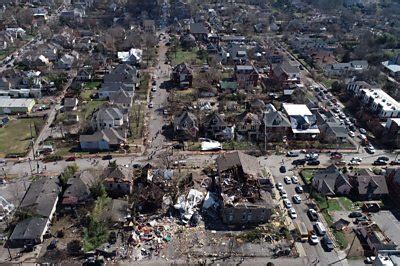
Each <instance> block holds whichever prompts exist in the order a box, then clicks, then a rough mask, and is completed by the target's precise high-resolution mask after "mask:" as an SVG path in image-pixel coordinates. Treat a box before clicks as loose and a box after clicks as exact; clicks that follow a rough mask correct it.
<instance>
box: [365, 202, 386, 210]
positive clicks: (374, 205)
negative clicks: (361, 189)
mask: <svg viewBox="0 0 400 266" xmlns="http://www.w3.org/2000/svg"><path fill="white" fill-rule="evenodd" d="M361 209H362V210H363V211H365V212H379V211H380V209H381V206H379V204H378V203H376V202H367V203H364V204H363V206H361Z"/></svg>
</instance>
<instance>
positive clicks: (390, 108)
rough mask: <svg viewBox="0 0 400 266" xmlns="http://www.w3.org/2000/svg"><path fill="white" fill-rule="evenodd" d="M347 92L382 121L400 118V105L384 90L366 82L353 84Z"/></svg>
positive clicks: (350, 84) (348, 86)
mask: <svg viewBox="0 0 400 266" xmlns="http://www.w3.org/2000/svg"><path fill="white" fill-rule="evenodd" d="M346 90H347V92H348V93H350V94H352V95H353V96H356V97H357V100H358V101H360V104H361V105H363V106H364V107H365V108H366V109H367V110H369V111H370V112H371V113H372V114H374V115H375V116H377V117H379V118H382V119H387V118H400V103H399V102H398V101H396V100H395V99H393V97H392V96H390V95H389V94H387V93H386V92H385V91H384V90H382V89H380V88H372V86H371V85H369V84H368V83H366V82H351V83H349V84H348V85H347V87H346Z"/></svg>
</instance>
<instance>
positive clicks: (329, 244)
mask: <svg viewBox="0 0 400 266" xmlns="http://www.w3.org/2000/svg"><path fill="white" fill-rule="evenodd" d="M321 244H322V245H323V247H324V248H325V250H326V251H332V250H333V248H334V247H333V242H332V240H331V239H330V238H329V236H328V235H325V236H324V237H323V238H322V241H321Z"/></svg>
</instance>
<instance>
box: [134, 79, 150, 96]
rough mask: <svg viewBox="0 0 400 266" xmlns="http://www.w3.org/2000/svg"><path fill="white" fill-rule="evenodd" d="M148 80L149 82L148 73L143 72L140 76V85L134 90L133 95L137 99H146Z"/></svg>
mask: <svg viewBox="0 0 400 266" xmlns="http://www.w3.org/2000/svg"><path fill="white" fill-rule="evenodd" d="M149 82H150V74H149V73H147V72H145V73H143V74H142V75H141V76H140V85H139V88H138V89H137V90H136V91H135V95H137V97H138V98H139V100H142V101H144V100H146V99H147V92H148V90H149Z"/></svg>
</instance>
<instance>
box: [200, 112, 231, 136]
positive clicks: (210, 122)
mask: <svg viewBox="0 0 400 266" xmlns="http://www.w3.org/2000/svg"><path fill="white" fill-rule="evenodd" d="M203 127H204V131H205V135H206V137H209V138H213V139H216V140H219V141H229V140H232V139H233V138H234V136H235V135H234V133H235V127H234V126H232V125H230V124H229V123H227V122H226V121H225V119H224V117H223V116H222V115H220V114H219V113H217V112H213V113H212V114H210V115H208V116H207V118H206V120H205V123H204V124H203Z"/></svg>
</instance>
